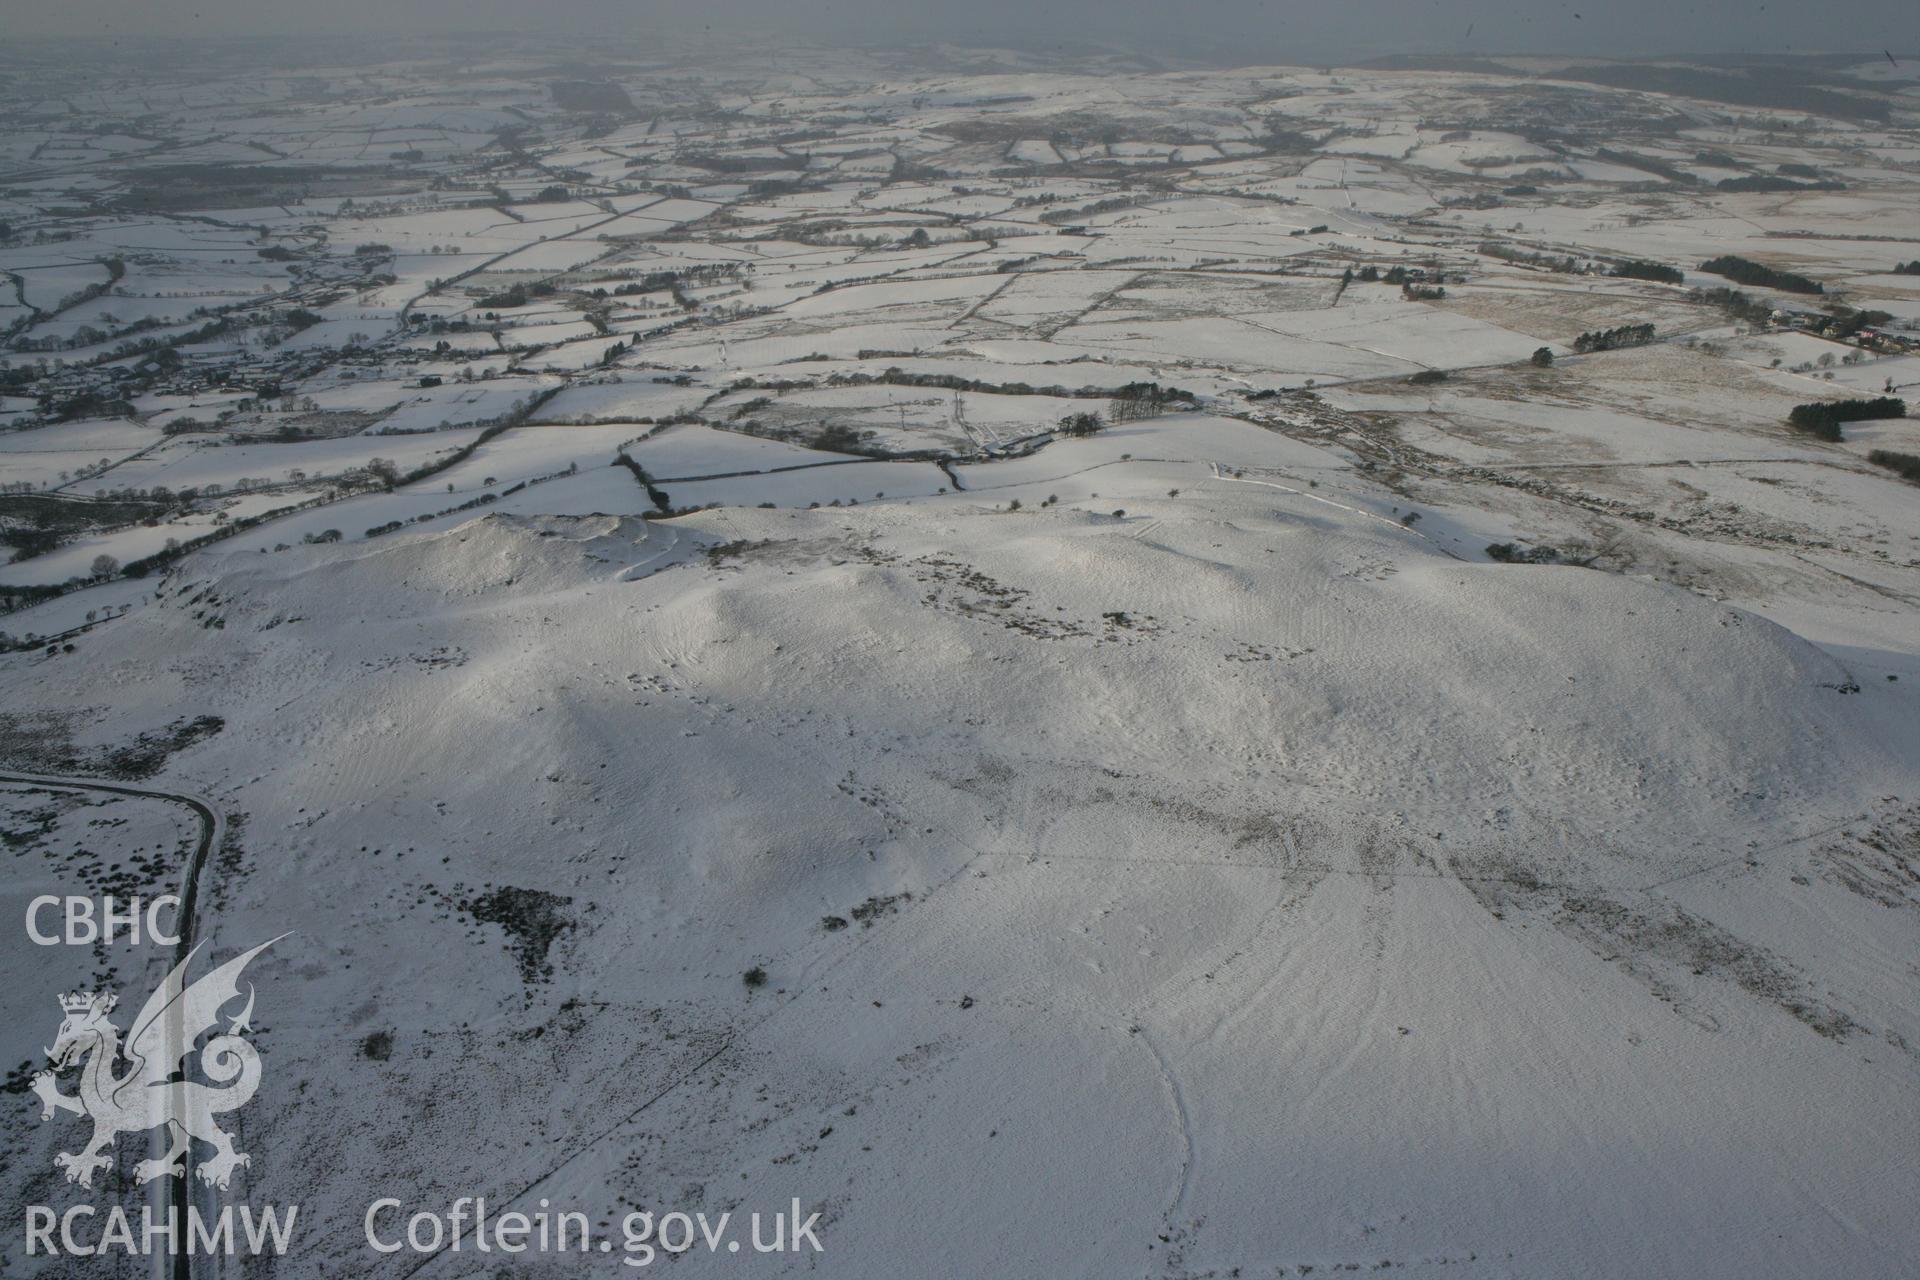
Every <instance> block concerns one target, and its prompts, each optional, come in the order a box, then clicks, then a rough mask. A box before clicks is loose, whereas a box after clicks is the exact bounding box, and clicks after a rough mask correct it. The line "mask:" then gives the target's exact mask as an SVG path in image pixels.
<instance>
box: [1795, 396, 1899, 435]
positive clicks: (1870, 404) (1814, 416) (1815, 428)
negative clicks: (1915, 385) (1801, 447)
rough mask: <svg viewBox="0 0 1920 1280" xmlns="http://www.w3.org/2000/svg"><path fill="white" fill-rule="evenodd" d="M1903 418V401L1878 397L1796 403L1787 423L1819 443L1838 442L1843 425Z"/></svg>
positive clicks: (1889, 397) (1890, 397)
mask: <svg viewBox="0 0 1920 1280" xmlns="http://www.w3.org/2000/svg"><path fill="white" fill-rule="evenodd" d="M1906 416H1907V402H1906V401H1905V400H1899V399H1896V398H1895V397H1893V396H1880V397H1878V398H1876V399H1873V400H1825V401H1821V402H1819V403H1817V404H1797V405H1795V406H1793V411H1792V412H1791V413H1789V414H1787V423H1788V425H1789V426H1791V427H1793V428H1794V429H1795V430H1796V431H1804V432H1806V433H1807V434H1808V435H1812V436H1818V437H1820V439H1822V440H1839V439H1840V424H1841V423H1843V422H1864V421H1866V420H1868V419H1871V418H1904V417H1906Z"/></svg>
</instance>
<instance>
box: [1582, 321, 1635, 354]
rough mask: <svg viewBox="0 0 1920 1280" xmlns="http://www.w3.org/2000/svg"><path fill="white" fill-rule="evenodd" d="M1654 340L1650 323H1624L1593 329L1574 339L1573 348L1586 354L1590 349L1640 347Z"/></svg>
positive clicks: (1606, 349) (1608, 349)
mask: <svg viewBox="0 0 1920 1280" xmlns="http://www.w3.org/2000/svg"><path fill="white" fill-rule="evenodd" d="M1652 341H1653V326H1652V325H1650V324H1623V325H1617V326H1615V327H1614V328H1611V329H1593V330H1589V331H1588V332H1586V333H1583V334H1581V335H1580V336H1579V337H1577V338H1575V339H1574V340H1573V349H1574V350H1575V351H1576V352H1579V353H1580V354H1582V355H1584V354H1586V353H1587V352H1589V351H1613V350H1617V349H1618V348H1620V347H1639V346H1644V345H1646V344H1647V343H1649V342H1652Z"/></svg>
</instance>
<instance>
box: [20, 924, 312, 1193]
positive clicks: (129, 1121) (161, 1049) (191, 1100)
mask: <svg viewBox="0 0 1920 1280" xmlns="http://www.w3.org/2000/svg"><path fill="white" fill-rule="evenodd" d="M286 936H287V935H285V934H281V935H280V937H281V938H284V937H286ZM278 941H280V938H274V939H271V940H270V941H267V942H263V943H261V944H260V945H259V946H257V947H255V948H253V950H251V951H245V952H242V953H241V954H239V955H237V956H235V957H234V958H233V959H231V960H229V961H227V962H226V963H225V964H223V965H221V966H220V967H219V968H217V969H215V970H213V972H211V973H209V974H207V975H206V976H205V977H203V978H201V979H199V980H198V981H197V982H194V983H193V984H192V985H191V986H189V985H188V984H187V978H186V974H187V966H188V965H189V964H191V963H192V962H193V957H194V956H195V955H197V954H199V951H200V948H199V947H197V946H196V947H195V948H194V949H193V950H192V951H190V952H188V953H187V956H186V958H185V959H183V960H181V961H180V963H179V964H177V965H175V966H174V967H173V971H172V972H171V973H169V974H168V975H167V978H166V981H164V982H162V983H161V984H160V986H159V989H158V990H156V991H155V992H154V993H153V994H152V995H151V996H149V997H148V998H147V1002H146V1004H144V1005H142V1006H141V1008H140V1012H139V1013H138V1014H137V1015H135V1017H134V1019H133V1024H132V1026H131V1028H130V1029H129V1030H128V1032H127V1038H126V1041H125V1043H124V1044H123V1043H122V1042H121V1039H120V1029H119V1028H118V1027H116V1026H115V1025H114V1024H113V1023H112V1022H109V1021H108V1020H107V1015H108V1014H110V1013H112V1012H113V1009H114V1005H115V1004H116V1003H117V1001H116V1000H115V998H114V997H113V996H112V995H111V994H108V993H104V992H102V993H98V994H96V993H94V992H91V991H76V992H70V993H68V994H66V995H63V996H61V997H60V1009H61V1012H62V1013H64V1014H65V1015H66V1018H65V1020H64V1021H62V1022H61V1024H60V1034H59V1035H58V1036H57V1037H55V1039H54V1042H53V1047H52V1048H51V1049H48V1050H47V1057H48V1059H49V1060H51V1061H52V1063H53V1069H52V1070H50V1071H42V1072H40V1073H39V1074H38V1075H36V1076H34V1078H33V1081H32V1087H33V1091H34V1092H35V1093H36V1094H38V1095H39V1096H40V1104H41V1109H40V1118H41V1119H42V1120H51V1119H53V1114H54V1112H56V1111H71V1112H73V1113H74V1114H75V1115H80V1116H86V1117H88V1118H89V1119H91V1120H92V1121H93V1139H92V1141H90V1142H88V1143H87V1145H86V1147H85V1149H83V1150H82V1151H81V1152H80V1154H78V1155H72V1154H69V1153H68V1152H65V1151H63V1152H61V1153H59V1154H58V1155H56V1156H54V1158H53V1162H54V1164H55V1165H56V1166H57V1167H59V1168H62V1169H65V1170H66V1171H67V1181H68V1182H77V1183H79V1184H80V1185H81V1186H83V1187H91V1186H92V1185H93V1174H94V1171H95V1170H96V1169H101V1168H104V1167H106V1166H107V1165H109V1164H112V1163H113V1157H112V1156H110V1155H108V1154H106V1153H107V1152H108V1151H110V1150H111V1149H112V1147H113V1143H114V1139H115V1138H117V1137H118V1136H119V1135H120V1134H122V1133H129V1132H131V1133H145V1132H147V1131H148V1130H149V1129H152V1128H154V1127H156V1126H158V1125H165V1126H166V1127H167V1136H168V1139H169V1146H168V1149H167V1151H166V1153H165V1154H164V1155H162V1156H160V1157H159V1158H158V1159H153V1160H142V1161H140V1163H139V1164H138V1165H136V1166H135V1167H134V1179H135V1181H138V1182H151V1181H152V1180H153V1179H155V1178H159V1177H163V1176H165V1177H175V1178H178V1177H183V1176H185V1174H186V1171H187V1166H186V1156H187V1154H188V1151H189V1149H190V1147H191V1144H192V1140H193V1139H195V1138H198V1139H199V1140H200V1141H202V1142H204V1143H206V1144H207V1145H209V1146H211V1147H212V1148H213V1149H214V1154H213V1156H212V1158H211V1159H208V1160H203V1161H201V1162H200V1163H199V1166H198V1167H197V1168H196V1169H195V1172H196V1173H197V1174H198V1175H199V1176H200V1179H201V1180H202V1181H203V1182H206V1183H208V1184H209V1185H211V1186H215V1187H218V1188H220V1189H221V1190H223V1191H224V1190H225V1189H226V1187H227V1184H228V1182H229V1181H231V1179H232V1178H233V1174H234V1171H235V1170H236V1169H239V1168H240V1167H241V1166H243V1165H247V1164H251V1163H252V1158H251V1157H250V1156H248V1155H246V1154H245V1153H244V1152H240V1151H236V1150H234V1146H233V1138H232V1136H231V1135H230V1134H228V1133H227V1132H225V1131H224V1130H223V1129H221V1128H220V1126H219V1125H217V1124H215V1123H214V1119H213V1118H214V1117H215V1116H217V1115H220V1114H221V1113H223V1112H227V1111H234V1110H237V1109H239V1108H240V1107H243V1106H245V1105H246V1104H247V1102H248V1100H249V1099H251V1098H252V1097H253V1094H254V1091H255V1090H256V1089H258V1088H259V1087H260V1055H259V1054H258V1053H256V1052H255V1051H254V1048H253V1046H252V1045H251V1044H249V1043H247V1041H246V1040H245V1039H243V1038H242V1036H241V1034H240V1033H241V1032H243V1031H251V1030H252V1029H253V1028H252V1023H251V1019H252V1017H253V986H252V984H251V983H249V984H248V986H247V989H246V998H247V1003H246V1007H245V1008H244V1009H242V1010H241V1011H240V1012H239V1013H237V1014H233V1015H230V1016H229V1018H228V1022H227V1029H226V1031H225V1032H224V1033H220V1034H216V1035H215V1036H214V1037H213V1038H212V1039H211V1040H208V1041H207V1043H206V1044H205V1046H204V1047H202V1048H201V1049H200V1057H199V1065H200V1074H202V1075H203V1076H205V1077H206V1079H207V1080H210V1081H212V1084H203V1083H201V1082H199V1081H197V1080H188V1079H186V1078H185V1075H186V1059H187V1058H188V1057H189V1056H190V1055H191V1054H192V1053H193V1050H194V1046H195V1044H196V1043H197V1042H198V1041H199V1039H200V1037H201V1036H202V1035H204V1034H205V1033H206V1032H208V1031H217V1030H218V1024H219V1022H220V1016H221V1015H220V1011H221V1010H222V1009H224V1008H226V1006H227V1005H229V1004H230V1003H232V1002H233V1001H235V1000H237V999H239V998H240V995H241V991H240V974H241V971H242V970H244V969H245V968H246V967H247V963H248V962H249V961H251V960H252V959H253V958H254V957H255V956H257V955H259V954H260V953H261V952H262V951H265V950H266V949H267V948H268V947H270V946H272V945H273V944H274V943H275V942H278ZM119 1060H124V1061H125V1063H126V1064H127V1066H126V1070H125V1073H124V1074H115V1071H116V1065H117V1062H118V1061H119ZM76 1063H78V1064H80V1092H79V1095H78V1096H75V1097H69V1096H68V1095H66V1094H64V1093H61V1092H60V1089H59V1083H58V1075H59V1073H61V1072H63V1071H65V1070H66V1069H67V1068H69V1067H71V1066H73V1065H75V1064H76Z"/></svg>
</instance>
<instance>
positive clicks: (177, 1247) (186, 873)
mask: <svg viewBox="0 0 1920 1280" xmlns="http://www.w3.org/2000/svg"><path fill="white" fill-rule="evenodd" d="M0 784H10V785H14V786H28V787H47V788H52V789H54V790H61V791H103V792H107V793H109V794H112V795H119V796H133V797H135V798H136V799H141V800H166V801H169V802H171V803H173V804H182V805H185V806H186V807H187V808H189V809H191V810H193V816H194V817H195V818H197V819H199V821H200V839H199V841H198V842H197V843H195V845H194V847H193V852H192V853H191V854H189V855H188V856H187V865H186V867H185V868H184V870H183V871H182V873H181V883H180V911H179V915H178V920H179V925H178V928H179V941H178V942H177V943H175V944H174V949H173V963H174V964H176V965H178V964H180V963H182V962H183V961H185V960H186V958H187V956H188V955H189V954H190V953H191V952H192V951H193V945H194V935H195V933H196V928H195V925H196V924H197V922H198V908H199V901H200V871H201V868H203V867H204V866H206V863H207V855H208V854H209V853H211V852H212V851H213V850H214V849H215V848H216V847H217V846H218V845H219V843H220V839H221V837H222V836H223V835H225V834H226V820H225V819H224V818H222V817H221V816H220V811H219V810H218V809H216V808H215V807H214V806H213V805H212V804H210V803H209V802H208V801H206V800H205V799H203V798H201V797H200V796H195V795H189V794H187V793H186V792H182V791H153V790H149V789H148V788H145V787H129V786H124V785H122V784H120V783H117V782H103V781H101V780H99V779H97V778H85V777H57V776H52V775H47V774H38V773H11V772H6V773H0ZM163 1132H164V1127H163V1128H161V1129H156V1130H155V1131H154V1133H153V1135H151V1136H150V1138H149V1141H150V1142H155V1143H157V1141H158V1138H159V1135H160V1134H161V1133H163ZM157 1149H158V1148H157V1146H156V1148H155V1150H157ZM148 1185H149V1186H150V1187H151V1188H153V1189H154V1190H156V1191H158V1190H159V1189H160V1188H161V1187H162V1186H165V1187H166V1188H167V1195H168V1198H169V1202H170V1205H171V1207H172V1209H173V1210H174V1213H175V1215H176V1216H175V1221H177V1222H180V1223H181V1224H183V1225H184V1224H185V1223H186V1221H187V1204H188V1201H189V1199H190V1198H191V1197H192V1195H193V1186H194V1176H193V1149H192V1147H191V1146H189V1147H188V1149H187V1153H186V1173H185V1175H184V1176H182V1177H178V1178H167V1179H156V1180H155V1181H154V1182H152V1183H150V1184H148ZM183 1244H184V1241H175V1242H174V1253H173V1258H172V1264H171V1266H170V1267H169V1268H168V1269H167V1271H166V1272H165V1274H166V1275H168V1276H169V1277H170V1280H193V1258H192V1255H191V1254H189V1253H188V1252H187V1251H186V1249H185V1248H183V1247H181V1246H182V1245H183Z"/></svg>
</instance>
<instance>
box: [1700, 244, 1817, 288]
mask: <svg viewBox="0 0 1920 1280" xmlns="http://www.w3.org/2000/svg"><path fill="white" fill-rule="evenodd" d="M1700 269H1701V270H1702V271H1711V272H1712V273H1713V274H1714V275H1717V276H1725V277H1726V278H1727V279H1729V280H1734V281H1738V282H1739V283H1741V284H1749V285H1753V286H1754V287H1755V288H1760V289H1778V290H1780V291H1781V292H1782V293H1825V292H1826V291H1827V289H1826V286H1825V285H1823V284H1821V283H1820V282H1819V281H1818V280H1809V279H1808V278H1807V277H1805V276H1802V275H1795V274H1794V273H1793V272H1791V271H1776V270H1774V269H1773V268H1772V267H1767V266H1762V265H1761V264H1760V263H1758V262H1754V261H1752V260H1750V259H1747V258H1738V257H1735V256H1734V255H1733V254H1730V253H1728V254H1722V255H1721V256H1720V257H1718V258H1708V259H1707V260H1706V261H1705V262H1703V263H1701V264H1700Z"/></svg>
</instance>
